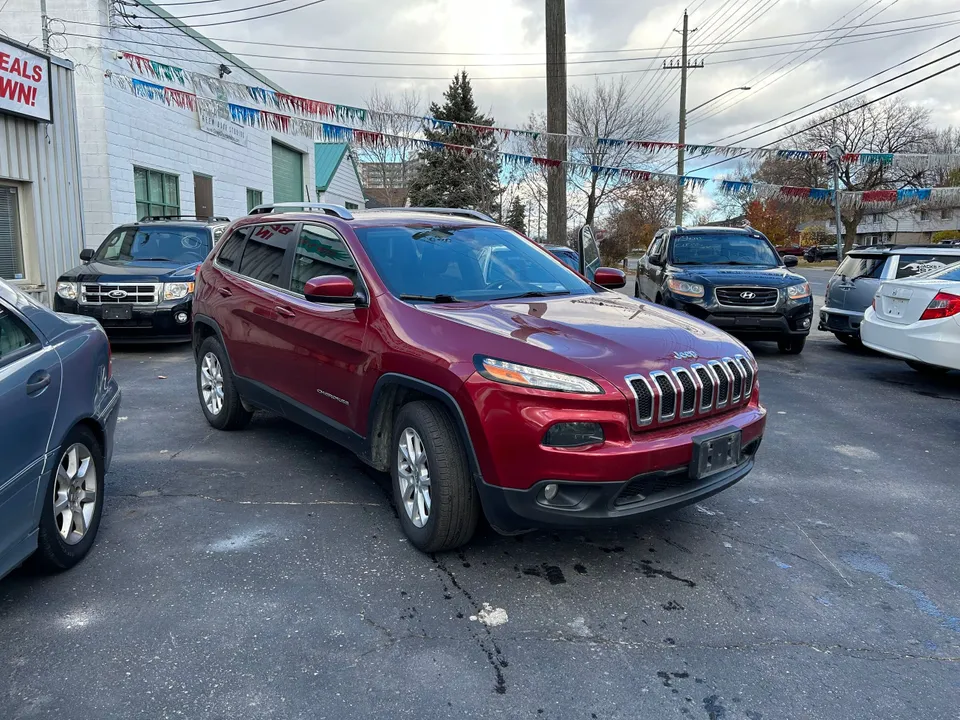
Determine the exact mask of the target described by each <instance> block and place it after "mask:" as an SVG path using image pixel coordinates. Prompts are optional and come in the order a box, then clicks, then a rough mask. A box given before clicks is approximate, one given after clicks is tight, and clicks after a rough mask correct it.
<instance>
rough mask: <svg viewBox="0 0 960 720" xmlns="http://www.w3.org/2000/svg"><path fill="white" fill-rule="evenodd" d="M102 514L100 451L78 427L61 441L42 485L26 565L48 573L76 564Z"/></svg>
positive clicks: (85, 550)
mask: <svg viewBox="0 0 960 720" xmlns="http://www.w3.org/2000/svg"><path fill="white" fill-rule="evenodd" d="M102 512H103V451H102V450H101V449H100V443H98V442H97V439H96V437H94V435H93V433H92V432H91V431H90V430H89V429H88V428H86V427H84V426H82V425H78V426H77V427H75V428H74V429H73V430H71V431H70V433H69V434H68V435H67V437H66V439H65V440H64V441H63V445H61V447H60V458H59V462H57V464H56V465H55V466H54V468H53V471H52V472H51V473H50V478H49V480H48V481H47V485H46V489H45V491H44V497H43V510H42V511H41V515H40V532H39V535H38V538H37V552H36V553H34V555H33V557H32V558H31V564H33V565H34V566H36V567H37V568H39V569H40V570H45V571H48V572H49V571H56V570H66V569H68V568H71V567H73V566H74V565H76V564H77V563H78V562H80V561H81V560H82V559H83V558H84V556H85V555H86V554H87V553H88V552H89V551H90V547H91V546H92V545H93V540H94V538H95V537H96V536H97V530H98V529H99V527H100V516H101V514H102Z"/></svg>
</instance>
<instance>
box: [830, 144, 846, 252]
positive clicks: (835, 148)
mask: <svg viewBox="0 0 960 720" xmlns="http://www.w3.org/2000/svg"><path fill="white" fill-rule="evenodd" d="M827 157H828V158H829V159H830V160H829V165H830V167H832V168H833V208H834V212H835V215H836V223H837V266H838V267H839V266H840V261H841V260H843V232H842V231H841V230H840V158H841V157H843V148H841V147H840V146H839V145H831V146H830V149H829V150H827Z"/></svg>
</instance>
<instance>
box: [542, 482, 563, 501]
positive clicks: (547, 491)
mask: <svg viewBox="0 0 960 720" xmlns="http://www.w3.org/2000/svg"><path fill="white" fill-rule="evenodd" d="M558 490H560V488H559V487H558V486H557V484H556V483H550V484H549V485H546V486H544V488H543V497H544V499H545V500H548V501H549V500H553V499H554V498H555V497H556V496H557V491H558Z"/></svg>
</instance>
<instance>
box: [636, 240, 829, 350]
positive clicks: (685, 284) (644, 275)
mask: <svg viewBox="0 0 960 720" xmlns="http://www.w3.org/2000/svg"><path fill="white" fill-rule="evenodd" d="M796 264H797V259H796V258H795V257H792V256H787V257H785V258H781V257H780V255H778V254H777V251H776V250H775V249H774V247H773V245H772V244H771V243H770V241H769V240H767V238H766V237H764V236H763V234H762V233H760V232H758V231H757V230H754V229H752V228H724V227H690V228H685V227H674V228H664V229H662V230H660V231H658V232H657V234H656V235H655V236H654V239H653V242H652V243H650V247H649V248H648V249H647V252H646V254H644V256H643V257H642V258H640V262H639V264H638V266H637V280H636V284H635V286H634V295H635V296H636V297H638V298H646V299H647V300H653V301H654V302H657V303H659V304H661V305H666V306H667V307H670V308H673V309H675V310H681V311H683V312H686V313H689V314H690V315H693V316H694V317H696V318H699V319H701V320H706V321H707V322H709V323H712V324H713V325H716V326H717V327H719V328H722V329H724V330H726V331H727V332H729V333H731V334H733V335H737V336H739V337H742V338H743V339H747V340H776V341H777V344H778V345H779V347H780V351H781V352H784V353H791V354H798V353H800V352H801V351H802V350H803V345H804V343H805V342H806V339H807V335H809V334H810V323H811V321H812V318H813V299H812V298H811V297H810V286H809V284H808V283H807V281H806V280H805V279H804V278H803V277H802V276H800V275H797V274H795V273H792V272H790V271H789V270H787V268H789V267H794V266H795V265H796Z"/></svg>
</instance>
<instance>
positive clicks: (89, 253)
mask: <svg viewBox="0 0 960 720" xmlns="http://www.w3.org/2000/svg"><path fill="white" fill-rule="evenodd" d="M96 254H97V251H96V250H91V249H90V248H84V249H83V250H81V251H80V259H81V260H83V262H90V261H91V260H93V256H94V255H96Z"/></svg>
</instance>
